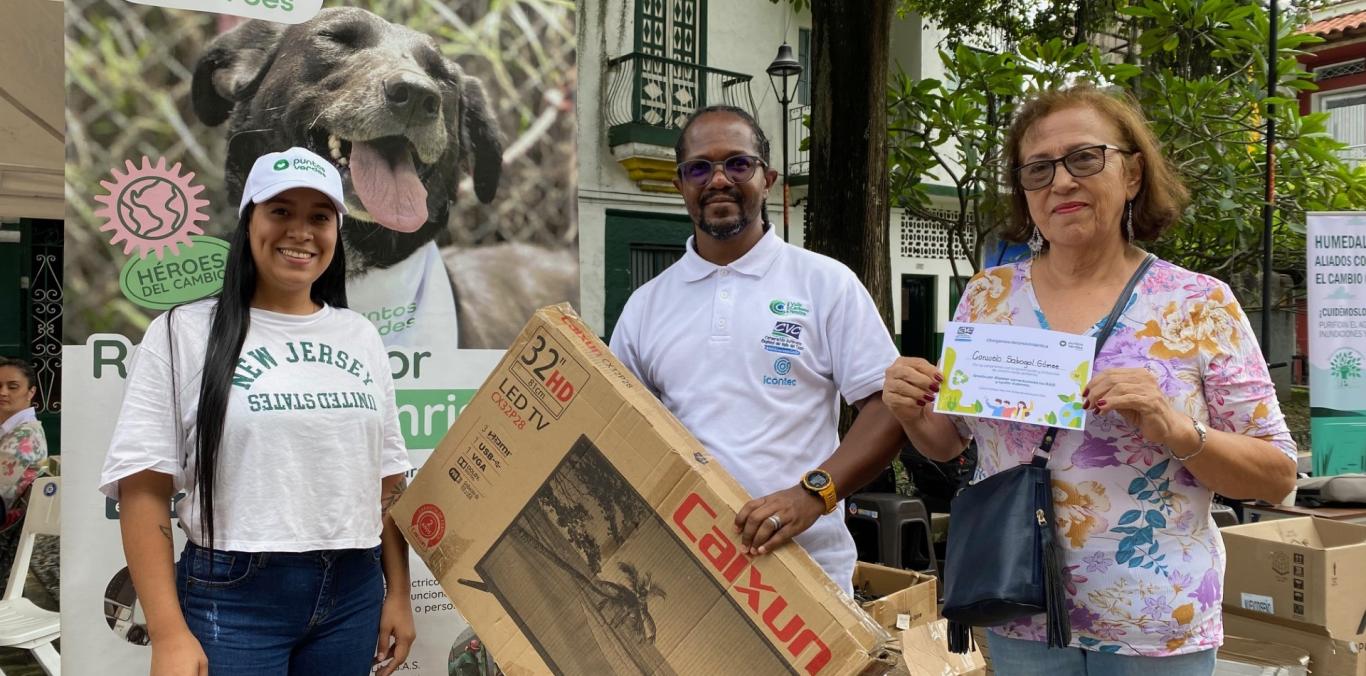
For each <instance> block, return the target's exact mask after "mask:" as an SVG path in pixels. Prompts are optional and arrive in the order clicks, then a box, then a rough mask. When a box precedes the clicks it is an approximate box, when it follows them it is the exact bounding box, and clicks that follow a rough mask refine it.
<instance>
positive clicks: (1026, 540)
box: [943, 254, 1156, 653]
mask: <svg viewBox="0 0 1366 676" xmlns="http://www.w3.org/2000/svg"><path fill="white" fill-rule="evenodd" d="M1155 259H1156V256H1153V255H1152V254H1148V257H1147V258H1145V259H1144V260H1143V262H1142V263H1140V264H1139V266H1138V270H1136V271H1134V275H1133V277H1131V278H1129V283H1128V285H1126V286H1125V287H1124V291H1123V292H1122V293H1120V294H1119V300H1117V301H1115V306H1114V308H1112V309H1111V310H1110V316H1108V317H1106V319H1105V323H1104V324H1102V325H1101V328H1100V333H1099V334H1097V335H1096V352H1095V353H1096V355H1097V356H1099V355H1100V348H1101V346H1102V345H1104V344H1105V340H1106V339H1107V338H1109V337H1110V333H1111V332H1112V331H1113V330H1114V328H1115V323H1116V322H1118V321H1119V316H1120V314H1122V313H1123V312H1124V307H1125V305H1126V304H1127V303H1128V301H1129V296H1130V295H1131V294H1132V293H1133V290H1134V287H1135V286H1137V285H1138V282H1139V280H1140V279H1142V278H1143V275H1144V274H1145V273H1146V272H1147V271H1148V268H1149V266H1151V265H1152V263H1153V261H1154V260H1155ZM1058 432H1059V429H1058V428H1056V427H1050V428H1048V431H1047V432H1046V433H1044V436H1043V440H1042V441H1041V442H1040V443H1039V447H1038V449H1036V450H1035V451H1034V459H1033V461H1031V462H1030V463H1029V464H1022V465H1020V466H1019V467H1015V468H1013V469H1008V470H1006V471H1004V472H1000V473H998V474H993V475H992V476H989V477H987V478H985V479H983V480H981V481H979V482H977V483H975V484H969V485H967V486H965V487H963V488H962V489H961V490H960V491H959V492H958V495H957V496H956V497H954V499H953V503H952V513H953V523H952V525H951V528H950V533H949V542H948V548H947V551H946V552H945V554H946V556H945V558H946V559H947V563H948V564H949V565H948V567H947V569H946V570H945V572H944V610H943V615H944V617H945V618H947V619H948V620H949V631H948V644H949V650H950V651H952V652H956V653H966V652H968V651H969V650H971V647H972V634H971V628H972V627H992V626H997V625H1001V624H1005V623H1007V622H1009V621H1011V620H1016V619H1019V618H1022V617H1028V616H1031V615H1038V614H1039V613H1045V614H1047V615H1048V646H1049V647H1050V648H1065V647H1067V645H1068V644H1069V643H1071V642H1072V627H1071V623H1070V622H1069V621H1068V618H1067V608H1066V607H1065V596H1064V593H1063V577H1062V576H1063V572H1062V552H1061V547H1060V545H1059V544H1058V540H1057V533H1056V532H1055V531H1054V530H1053V487H1052V481H1051V478H1050V472H1049V470H1048V458H1049V456H1048V454H1049V451H1050V450H1051V449H1052V448H1053V441H1054V439H1055V438H1056V437H1057V436H1058Z"/></svg>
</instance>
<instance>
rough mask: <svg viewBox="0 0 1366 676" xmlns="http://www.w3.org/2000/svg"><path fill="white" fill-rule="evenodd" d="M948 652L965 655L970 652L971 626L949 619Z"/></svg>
mask: <svg viewBox="0 0 1366 676" xmlns="http://www.w3.org/2000/svg"><path fill="white" fill-rule="evenodd" d="M948 640H949V652H951V653H958V654H959V655H965V654H967V653H969V652H972V643H973V641H972V627H971V626H969V625H966V624H962V623H959V622H954V621H953V620H949V629H948Z"/></svg>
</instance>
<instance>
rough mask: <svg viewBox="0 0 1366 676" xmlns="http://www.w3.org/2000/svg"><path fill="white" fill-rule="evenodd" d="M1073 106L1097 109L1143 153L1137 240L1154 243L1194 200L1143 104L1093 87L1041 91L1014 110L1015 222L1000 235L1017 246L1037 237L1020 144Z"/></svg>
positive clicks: (1010, 148) (1009, 159) (1010, 135)
mask: <svg viewBox="0 0 1366 676" xmlns="http://www.w3.org/2000/svg"><path fill="white" fill-rule="evenodd" d="M1068 108H1090V109H1091V110H1094V111H1096V112H1097V113H1099V114H1100V116H1101V117H1102V118H1104V119H1106V120H1109V122H1110V123H1111V124H1113V125H1114V126H1115V128H1116V129H1118V130H1119V134H1120V137H1121V139H1122V143H1123V145H1125V146H1127V148H1126V149H1127V150H1132V151H1135V152H1138V153H1140V154H1141V155H1142V157H1143V177H1142V181H1141V183H1140V184H1139V187H1138V194H1136V195H1135V196H1134V200H1133V202H1134V239H1140V240H1144V241H1155V240H1156V239H1157V238H1158V237H1159V236H1161V235H1162V233H1163V232H1165V231H1166V230H1167V228H1170V227H1171V226H1172V225H1174V224H1175V223H1176V221H1177V220H1178V219H1180V218H1181V213H1182V212H1183V211H1184V210H1185V208H1186V204H1187V203H1188V202H1189V201H1190V193H1189V192H1188V191H1187V190H1186V186H1185V185H1184V184H1183V183H1182V182H1181V177H1180V176H1179V175H1178V174H1177V173H1176V170H1175V169H1174V168H1173V167H1172V165H1171V163H1170V162H1169V161H1167V158H1166V156H1165V155H1163V154H1162V146H1161V144H1159V143H1158V141H1157V137H1156V136H1155V135H1154V134H1153V131H1152V128H1151V127H1149V126H1148V121H1147V120H1146V119H1144V117H1143V112H1142V111H1141V110H1140V109H1139V107H1138V102H1137V101H1135V100H1134V98H1133V97H1132V96H1130V95H1129V94H1128V93H1127V92H1125V93H1122V94H1120V95H1118V96H1115V95H1111V94H1109V93H1106V92H1104V91H1102V90H1100V89H1098V88H1096V87H1095V86H1094V85H1090V84H1081V85H1075V86H1072V87H1066V88H1062V89H1050V90H1046V91H1043V92H1040V93H1038V94H1037V95H1035V96H1034V97H1033V98H1031V99H1029V100H1028V101H1026V102H1025V103H1024V104H1022V105H1021V106H1020V108H1019V110H1017V111H1016V112H1015V119H1014V120H1013V121H1012V122H1011V124H1010V131H1009V132H1007V134H1006V148H1005V150H1006V170H1007V172H1009V173H1008V176H1009V177H1010V184H1011V196H1010V220H1009V222H1007V224H1006V227H1005V230H1004V231H1003V232H1002V233H1001V236H1002V237H1003V238H1005V239H1007V240H1010V241H1012V242H1024V241H1026V240H1028V239H1029V237H1030V235H1031V234H1033V230H1034V224H1033V223H1032V222H1031V220H1030V218H1029V204H1028V202H1026V200H1025V191H1024V189H1023V188H1021V187H1020V184H1019V180H1018V178H1017V177H1016V171H1015V170H1016V169H1018V168H1019V167H1020V144H1021V143H1022V142H1023V139H1024V135H1025V134H1026V133H1028V132H1029V129H1030V128H1031V127H1033V126H1034V123H1036V122H1038V121H1039V120H1041V119H1043V118H1044V117H1046V116H1048V115H1050V114H1052V113H1055V112H1057V111H1059V110H1065V109H1068ZM1064 171H1065V170H1064Z"/></svg>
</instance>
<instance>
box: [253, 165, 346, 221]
mask: <svg viewBox="0 0 1366 676" xmlns="http://www.w3.org/2000/svg"><path fill="white" fill-rule="evenodd" d="M293 188H312V189H314V190H317V191H318V192H320V193H322V194H324V195H327V198H328V199H330V200H332V205H333V206H335V207H337V225H341V217H342V216H345V215H346V198H345V196H344V195H343V193H342V179H341V174H339V173H337V168H336V167H334V166H332V163H331V162H328V161H327V160H325V159H323V158H321V157H319V156H318V155H317V154H316V153H314V152H312V151H310V150H308V149H307V148H298V147H295V148H290V149H289V150H286V151H284V152H280V153H268V154H265V155H262V156H260V157H258V158H256V163H255V164H253V165H251V173H250V174H247V185H246V187H244V188H243V189H242V203H241V204H240V205H238V207H237V216H238V217H239V218H240V217H241V216H242V214H243V213H244V212H246V210H247V205H248V204H252V203H256V204H260V203H262V202H265V201H266V200H269V199H270V198H272V197H274V196H276V195H279V194H280V193H282V192H284V191H286V190H290V189H293Z"/></svg>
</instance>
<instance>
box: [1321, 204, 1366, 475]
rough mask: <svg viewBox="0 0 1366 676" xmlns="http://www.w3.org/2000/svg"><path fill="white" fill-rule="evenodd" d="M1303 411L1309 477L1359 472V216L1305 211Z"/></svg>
mask: <svg viewBox="0 0 1366 676" xmlns="http://www.w3.org/2000/svg"><path fill="white" fill-rule="evenodd" d="M1306 240H1307V245H1308V252H1307V255H1306V259H1307V263H1308V266H1309V271H1308V273H1309V274H1308V277H1307V280H1306V283H1307V285H1308V287H1309V316H1308V322H1307V323H1308V329H1309V406H1310V411H1311V416H1312V417H1311V420H1310V436H1311V438H1312V440H1313V447H1314V474H1315V475H1319V476H1324V475H1330V474H1343V473H1348V472H1363V471H1366V212H1354V213H1347V212H1342V213H1311V214H1309V215H1308V230H1307V235H1306Z"/></svg>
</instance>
